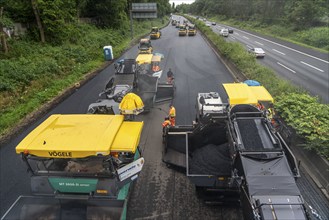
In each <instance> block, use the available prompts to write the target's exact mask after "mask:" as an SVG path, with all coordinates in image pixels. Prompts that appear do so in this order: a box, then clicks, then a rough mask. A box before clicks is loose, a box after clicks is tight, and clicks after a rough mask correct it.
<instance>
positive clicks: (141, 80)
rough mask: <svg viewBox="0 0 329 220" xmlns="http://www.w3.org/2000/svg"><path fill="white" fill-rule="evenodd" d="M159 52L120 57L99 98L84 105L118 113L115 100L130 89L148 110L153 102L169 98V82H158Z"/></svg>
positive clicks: (118, 101)
mask: <svg viewBox="0 0 329 220" xmlns="http://www.w3.org/2000/svg"><path fill="white" fill-rule="evenodd" d="M162 57H163V55H161V54H139V55H138V56H137V58H136V59H123V60H120V61H119V62H117V63H116V64H115V74H114V76H113V77H111V78H110V80H109V81H108V83H107V84H106V86H105V90H104V91H102V92H101V93H100V94H99V96H100V97H102V98H101V99H99V100H97V101H96V102H95V103H92V104H90V105H89V107H88V113H92V114H94V113H98V114H119V113H120V112H119V104H120V102H121V100H122V99H123V97H124V96H125V95H126V94H128V93H130V92H133V93H135V94H137V95H138V96H139V97H140V98H141V99H142V101H143V103H144V111H146V112H147V111H149V110H150V109H151V108H152V107H153V105H154V103H158V102H163V101H167V100H171V99H172V98H173V96H174V88H173V85H171V84H167V83H161V82H160V81H159V80H160V77H161V75H162V69H161V68H160V63H161V60H162Z"/></svg>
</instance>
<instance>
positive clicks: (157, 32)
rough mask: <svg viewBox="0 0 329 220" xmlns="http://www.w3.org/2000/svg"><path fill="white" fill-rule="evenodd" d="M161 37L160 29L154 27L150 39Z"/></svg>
mask: <svg viewBox="0 0 329 220" xmlns="http://www.w3.org/2000/svg"><path fill="white" fill-rule="evenodd" d="M160 37H161V31H160V29H159V28H158V27H152V30H151V34H150V38H151V39H159V38H160Z"/></svg>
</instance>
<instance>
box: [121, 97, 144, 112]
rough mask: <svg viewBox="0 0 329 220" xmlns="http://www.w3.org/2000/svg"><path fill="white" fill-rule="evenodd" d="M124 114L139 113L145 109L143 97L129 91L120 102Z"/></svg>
mask: <svg viewBox="0 0 329 220" xmlns="http://www.w3.org/2000/svg"><path fill="white" fill-rule="evenodd" d="M119 109H120V111H121V113H122V114H135V115H137V114H139V113H141V112H142V111H143V110H144V103H143V101H142V99H141V98H140V97H139V96H138V95H136V94H135V93H128V94H127V95H125V96H124V97H123V99H122V101H121V102H120V104H119Z"/></svg>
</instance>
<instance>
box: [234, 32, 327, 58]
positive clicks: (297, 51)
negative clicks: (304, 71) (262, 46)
mask: <svg viewBox="0 0 329 220" xmlns="http://www.w3.org/2000/svg"><path fill="white" fill-rule="evenodd" d="M239 31H241V32H243V33H246V34H249V35H251V36H253V37H256V38H258V39H262V40H264V41H267V42H270V43H272V44H275V45H278V46H281V47H283V48H286V49H288V50H291V51H294V52H296V53H299V54H302V55H305V56H308V57H311V58H313V59H316V60H319V61H322V62H324V63H328V64H329V62H328V61H326V60H323V59H320V58H318V57H315V56H312V55H309V54H307V53H304V52H301V51H299V50H295V49H293V48H291V47H287V46H284V45H282V44H279V43H276V42H273V41H270V40H267V39H265V38H262V37H259V36H256V35H254V34H250V33H248V32H245V31H243V30H239Z"/></svg>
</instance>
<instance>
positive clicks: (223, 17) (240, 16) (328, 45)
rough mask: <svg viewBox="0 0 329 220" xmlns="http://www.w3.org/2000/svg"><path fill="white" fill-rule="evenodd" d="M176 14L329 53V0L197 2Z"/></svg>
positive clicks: (224, 0) (203, 0) (180, 7)
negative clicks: (258, 33) (273, 37)
mask: <svg viewBox="0 0 329 220" xmlns="http://www.w3.org/2000/svg"><path fill="white" fill-rule="evenodd" d="M176 11H178V12H181V13H185V14H186V13H192V14H195V15H200V16H206V17H207V18H215V19H216V20H217V21H220V22H222V23H225V22H226V23H228V24H230V25H235V26H237V27H242V28H246V29H251V30H254V31H260V32H262V33H263V34H270V35H273V36H277V37H281V38H285V39H289V40H292V41H295V42H300V43H302V44H306V45H310V46H313V47H317V48H321V49H324V50H327V51H329V37H328V36H329V27H328V24H329V4H328V0H275V1H273V0H231V1H227V0H196V1H195V2H194V3H193V4H181V5H178V6H177V7H176Z"/></svg>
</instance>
